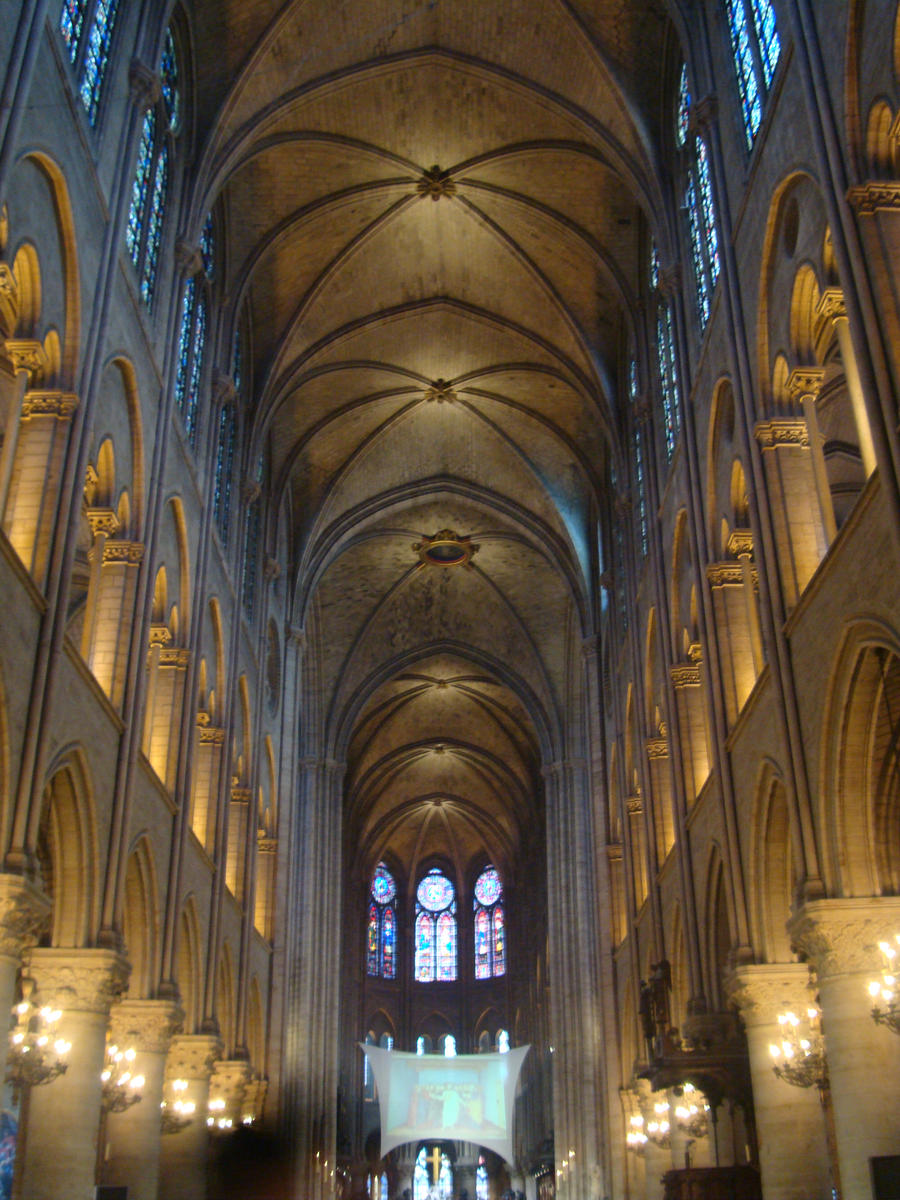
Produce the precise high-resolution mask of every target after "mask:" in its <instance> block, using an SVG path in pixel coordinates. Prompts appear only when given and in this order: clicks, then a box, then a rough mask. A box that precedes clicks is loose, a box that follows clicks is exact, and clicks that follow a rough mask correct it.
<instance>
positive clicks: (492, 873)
mask: <svg viewBox="0 0 900 1200" xmlns="http://www.w3.org/2000/svg"><path fill="white" fill-rule="evenodd" d="M502 899H503V884H502V883H501V881H500V875H499V872H498V871H497V868H496V867H492V866H487V867H485V869H484V870H483V871H482V872H481V874H480V875H479V876H478V879H477V880H476V881H475V895H474V899H473V901H472V906H473V908H474V910H475V978H476V979H492V978H496V977H497V976H499V975H503V974H504V972H505V970H506V955H505V949H504V946H505V943H504V931H505V926H504V921H503V905H502V903H501V901H502Z"/></svg>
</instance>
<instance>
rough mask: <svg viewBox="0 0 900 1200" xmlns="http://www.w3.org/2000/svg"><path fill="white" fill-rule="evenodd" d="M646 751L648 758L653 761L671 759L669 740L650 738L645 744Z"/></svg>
mask: <svg viewBox="0 0 900 1200" xmlns="http://www.w3.org/2000/svg"><path fill="white" fill-rule="evenodd" d="M644 749H645V750H646V751H647V757H648V758H649V759H651V760H653V759H654V758H668V757H669V742H668V739H667V738H661V737H659V738H648V739H647V741H646V742H644Z"/></svg>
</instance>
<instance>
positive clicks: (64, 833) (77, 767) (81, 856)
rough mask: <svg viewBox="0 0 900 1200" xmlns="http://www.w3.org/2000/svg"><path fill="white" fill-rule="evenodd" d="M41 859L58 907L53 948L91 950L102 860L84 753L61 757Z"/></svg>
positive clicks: (44, 822)
mask: <svg viewBox="0 0 900 1200" xmlns="http://www.w3.org/2000/svg"><path fill="white" fill-rule="evenodd" d="M37 857H38V862H39V865H40V872H41V877H42V882H43V886H44V890H45V891H46V892H47V893H48V894H49V896H50V899H51V901H52V910H51V918H50V932H49V944H50V945H51V946H53V947H61V946H71V947H82V946H87V945H90V943H91V939H92V936H93V932H94V927H95V914H96V910H97V887H98V881H97V865H98V862H99V857H98V849H97V837H96V818H95V813H94V802H93V791H92V787H91V783H90V776H89V773H88V768H87V761H86V759H85V756H84V752H83V751H82V750H81V749H80V747H74V748H70V749H69V750H66V751H64V752H63V753H62V754H60V755H59V756H58V758H57V761H56V763H55V764H54V766H53V767H52V768H51V770H50V772H49V775H48V782H47V786H46V788H45V790H44V798H43V804H42V812H41V821H40V826H39V832H38V845H37Z"/></svg>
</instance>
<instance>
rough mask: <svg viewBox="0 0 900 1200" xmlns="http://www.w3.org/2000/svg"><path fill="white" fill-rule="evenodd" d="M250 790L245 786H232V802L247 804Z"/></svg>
mask: <svg viewBox="0 0 900 1200" xmlns="http://www.w3.org/2000/svg"><path fill="white" fill-rule="evenodd" d="M251 794H252V793H251V791H250V789H249V788H247V787H233V788H232V789H231V803H232V804H249V803H250V796H251Z"/></svg>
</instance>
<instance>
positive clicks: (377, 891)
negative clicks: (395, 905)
mask: <svg viewBox="0 0 900 1200" xmlns="http://www.w3.org/2000/svg"><path fill="white" fill-rule="evenodd" d="M396 894H397V885H396V884H395V883H394V877H393V875H392V874H391V873H390V871H389V870H388V869H387V867H386V866H385V865H384V863H379V864H378V866H377V867H376V868H375V874H374V875H373V876H372V895H373V896H374V897H375V899H376V900H377V901H378V903H379V904H387V903H388V902H389V901H390V900H393V898H394V897H395V896H396Z"/></svg>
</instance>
